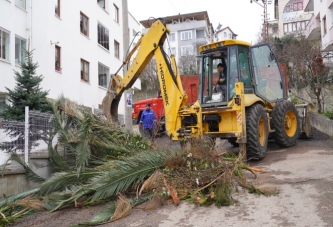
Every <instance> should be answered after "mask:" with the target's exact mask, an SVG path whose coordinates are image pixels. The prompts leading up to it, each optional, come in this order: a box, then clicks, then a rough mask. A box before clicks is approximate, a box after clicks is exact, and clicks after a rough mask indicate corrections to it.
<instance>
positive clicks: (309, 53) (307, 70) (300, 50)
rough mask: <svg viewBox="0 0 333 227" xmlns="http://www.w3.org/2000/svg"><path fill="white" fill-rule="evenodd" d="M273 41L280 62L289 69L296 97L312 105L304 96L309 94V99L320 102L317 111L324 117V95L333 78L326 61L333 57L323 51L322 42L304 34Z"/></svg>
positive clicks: (291, 86) (290, 85)
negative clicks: (305, 93)
mask: <svg viewBox="0 0 333 227" xmlns="http://www.w3.org/2000/svg"><path fill="white" fill-rule="evenodd" d="M272 41H273V47H274V49H275V53H276V55H277V57H278V59H279V62H281V63H282V62H283V63H287V65H288V69H287V70H288V75H289V83H288V84H289V87H290V88H293V91H294V95H295V96H296V97H297V98H299V99H302V100H304V101H306V102H309V103H312V101H311V100H307V99H306V98H305V97H302V95H301V91H304V90H305V91H307V93H308V95H309V97H310V98H311V99H315V100H316V103H317V111H318V113H321V112H322V98H323V93H322V91H323V88H324V86H325V85H326V84H327V83H330V81H331V78H332V75H331V74H329V69H328V67H326V66H325V64H324V59H325V58H329V57H330V56H329V55H327V54H326V53H325V52H323V51H321V49H320V43H319V41H317V40H309V39H306V38H305V36H303V35H301V34H298V35H286V36H284V37H282V38H281V39H279V38H274V40H272Z"/></svg>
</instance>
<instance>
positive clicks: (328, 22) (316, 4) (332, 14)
mask: <svg viewBox="0 0 333 227" xmlns="http://www.w3.org/2000/svg"><path fill="white" fill-rule="evenodd" d="M304 5H305V9H306V10H307V11H310V12H312V17H311V20H310V22H309V24H308V26H307V29H306V36H307V37H308V38H309V39H319V40H321V49H322V50H323V51H333V0H320V1H318V0H304Z"/></svg>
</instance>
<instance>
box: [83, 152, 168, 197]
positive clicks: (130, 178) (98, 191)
mask: <svg viewBox="0 0 333 227" xmlns="http://www.w3.org/2000/svg"><path fill="white" fill-rule="evenodd" d="M166 157H167V153H166V152H164V151H159V152H143V153H140V154H138V155H135V156H133V157H130V158H128V159H126V162H125V163H124V162H122V161H121V162H119V163H117V162H115V163H114V164H115V168H114V169H110V170H109V171H107V172H103V173H102V174H101V175H99V176H97V177H95V178H93V179H92V180H91V183H90V186H88V188H90V189H92V190H93V191H95V193H94V195H93V196H92V198H91V200H92V201H94V200H96V199H101V198H108V197H110V196H113V195H117V194H118V193H119V192H123V191H125V190H127V189H128V188H129V187H130V186H132V185H133V184H134V185H135V184H136V183H138V182H140V183H141V182H142V181H143V180H144V179H145V178H147V177H148V176H150V175H151V174H152V173H154V172H155V171H156V170H157V169H158V168H161V167H162V166H163V162H164V159H165V158H166Z"/></svg>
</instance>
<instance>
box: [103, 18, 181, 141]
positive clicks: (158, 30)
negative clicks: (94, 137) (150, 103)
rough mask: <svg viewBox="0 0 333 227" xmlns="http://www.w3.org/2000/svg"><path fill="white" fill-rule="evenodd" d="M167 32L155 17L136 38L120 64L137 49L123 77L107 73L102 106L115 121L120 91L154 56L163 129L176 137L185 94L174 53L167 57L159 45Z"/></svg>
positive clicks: (106, 114)
mask: <svg viewBox="0 0 333 227" xmlns="http://www.w3.org/2000/svg"><path fill="white" fill-rule="evenodd" d="M169 33H170V30H169V28H168V27H167V26H166V25H165V24H164V23H163V21H162V20H160V19H158V20H156V21H155V22H154V23H153V24H152V26H151V27H150V29H149V30H148V32H147V34H145V35H142V37H141V39H140V40H139V42H138V43H137V44H136V46H135V47H134V48H133V50H132V51H131V52H130V53H129V55H128V56H127V57H126V59H125V61H124V63H123V66H124V65H125V64H127V63H129V62H130V59H131V57H132V56H133V55H134V53H135V52H136V51H137V54H136V56H135V58H134V60H133V61H132V63H131V64H130V67H129V69H128V71H127V72H126V74H125V75H124V77H123V78H122V77H121V76H119V75H116V74H114V75H111V80H110V84H109V87H108V91H107V94H106V96H105V97H104V99H103V102H102V106H103V112H104V114H105V116H106V117H107V119H108V120H111V121H117V116H118V105H119V101H120V98H121V96H122V94H123V92H124V91H125V90H127V89H129V88H131V87H132V85H133V84H134V82H135V81H136V80H137V78H138V77H139V76H140V74H141V73H142V71H143V70H144V69H145V67H146V66H147V64H148V63H149V61H150V60H151V59H152V58H153V57H155V60H156V69H157V73H158V79H159V83H160V87H161V92H162V98H163V103H164V111H165V118H166V119H165V123H166V129H167V132H168V134H169V135H170V136H171V135H172V137H173V138H176V139H177V138H178V136H177V128H180V127H181V116H180V115H179V112H180V110H182V112H184V110H183V109H184V108H185V106H186V102H187V95H186V92H185V91H184V89H183V86H182V83H181V79H180V75H179V72H178V69H177V65H176V61H175V58H174V56H171V58H169V56H168V55H167V54H166V53H165V52H164V49H163V43H164V41H165V40H166V38H167V34H169ZM119 70H120V69H119ZM119 70H118V71H119ZM185 109H186V108H185ZM185 112H186V110H185Z"/></svg>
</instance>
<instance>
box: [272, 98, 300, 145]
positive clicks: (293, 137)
mask: <svg viewBox="0 0 333 227" xmlns="http://www.w3.org/2000/svg"><path fill="white" fill-rule="evenodd" d="M272 129H274V130H275V132H274V133H273V138H274V140H275V142H276V143H277V144H278V145H279V146H280V147H291V146H294V145H295V144H296V141H297V139H298V136H299V130H300V129H299V124H298V112H297V110H296V107H295V105H294V104H293V103H291V102H289V101H283V102H278V103H277V104H276V106H275V107H274V109H273V111H272Z"/></svg>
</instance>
